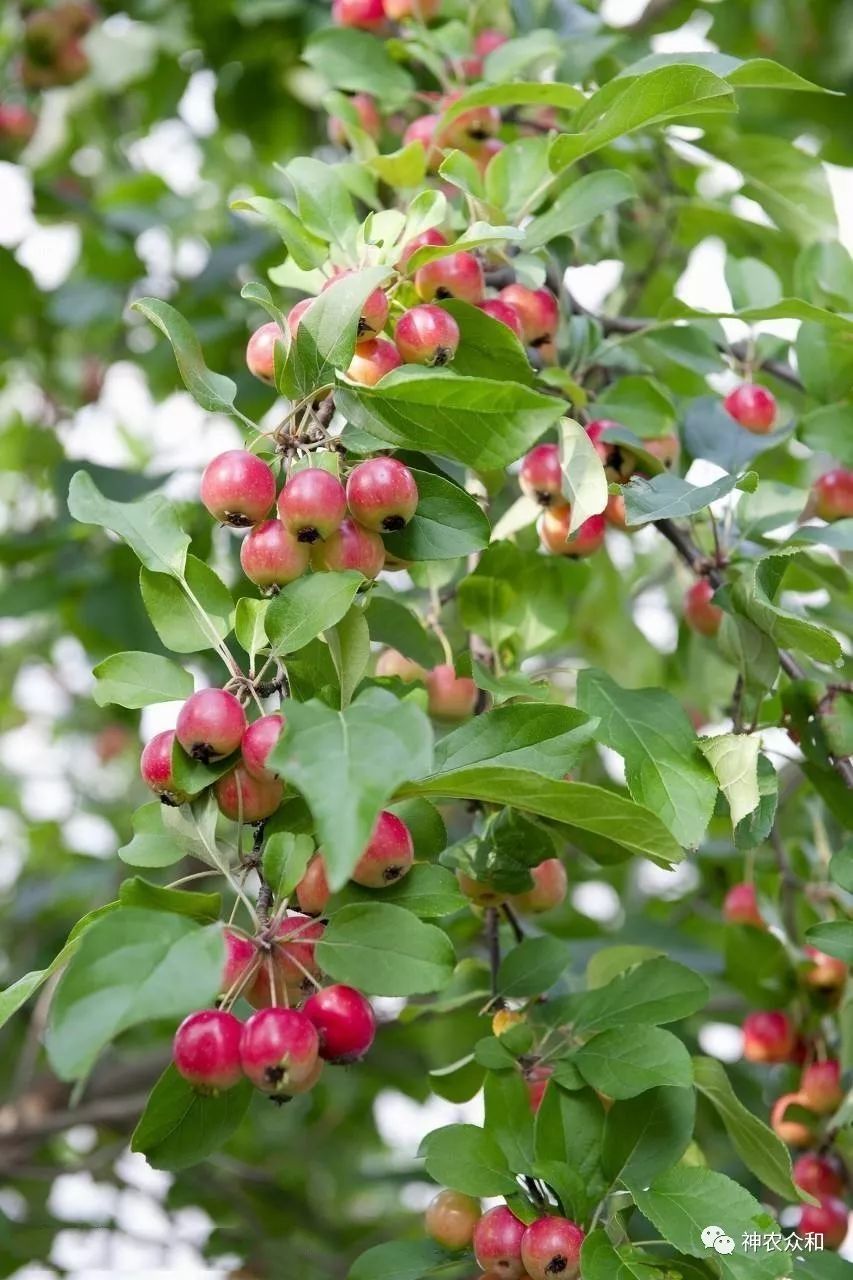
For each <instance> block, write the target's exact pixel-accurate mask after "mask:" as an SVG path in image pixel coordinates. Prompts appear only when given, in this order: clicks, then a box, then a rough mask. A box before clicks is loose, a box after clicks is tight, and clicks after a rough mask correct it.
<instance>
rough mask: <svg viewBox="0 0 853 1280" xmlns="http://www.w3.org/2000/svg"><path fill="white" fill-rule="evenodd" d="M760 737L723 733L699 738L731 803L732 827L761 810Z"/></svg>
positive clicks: (703, 753) (703, 751) (700, 745)
mask: <svg viewBox="0 0 853 1280" xmlns="http://www.w3.org/2000/svg"><path fill="white" fill-rule="evenodd" d="M760 747H761V739H760V737H759V735H758V734H751V733H721V734H718V735H717V737H715V738H700V739H699V750H700V751H701V752H702V755H703V756H704V757H705V759H706V760H707V761H708V763H709V764H710V766H711V768H712V769H713V770H714V773H715V774H716V777H717V781H718V782H719V784H720V787H721V789H722V792H723V795H724V796H725V797H726V799H727V800H728V802H729V809H730V810H731V815H732V826H733V827H736V826H737V825H738V823H739V822H742V821H743V819H744V818H746V817H748V815H749V814H751V813H754V812H755V810H756V809H757V808H758V804H759V801H760V799H761V796H760V794H759V791H758V752H759V748H760Z"/></svg>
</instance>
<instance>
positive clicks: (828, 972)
mask: <svg viewBox="0 0 853 1280" xmlns="http://www.w3.org/2000/svg"><path fill="white" fill-rule="evenodd" d="M805 954H806V957H807V958H808V960H809V967H808V968H807V969H806V971H805V973H804V975H803V981H804V982H805V984H806V986H807V987H812V988H813V989H814V990H815V991H820V992H823V993H824V994H825V995H831V994H832V993H834V992H838V991H841V990H843V988H844V987H845V986H846V984H847V973H848V970H847V965H846V964H845V963H844V961H843V960H839V958H838V957H837V956H828V955H826V953H825V952H823V951H818V949H817V947H806V948H805Z"/></svg>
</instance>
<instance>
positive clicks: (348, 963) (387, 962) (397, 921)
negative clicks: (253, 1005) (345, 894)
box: [316, 902, 456, 996]
mask: <svg viewBox="0 0 853 1280" xmlns="http://www.w3.org/2000/svg"><path fill="white" fill-rule="evenodd" d="M316 955H317V963H318V964H319V965H320V968H321V969H323V970H324V971H325V972H326V973H327V974H328V975H329V977H330V978H334V979H335V981H336V982H346V983H349V984H350V985H351V986H354V987H358V989H359V990H360V991H364V992H366V993H367V994H368V995H373V996H411V995H421V994H424V993H427V992H430V991H440V990H441V989H442V987H446V986H447V984H448V982H449V981H450V979H451V977H452V974H453V966H454V964H455V963H456V960H455V956H454V954H453V946H452V944H451V942H450V939H449V938H448V936H447V934H446V933H444V932H443V931H442V930H441V929H438V928H437V927H436V926H435V925H432V924H424V923H423V921H422V920H419V919H418V918H417V916H415V915H413V914H412V913H411V912H410V911H405V910H404V909H403V908H402V907H395V906H392V905H391V904H386V903H384V902H373V903H353V905H352V906H349V907H343V908H342V909H341V910H340V911H337V912H335V914H334V916H333V917H332V919H331V920H330V921H329V924H328V925H327V926H326V931H325V933H324V934H323V937H322V939H321V941H320V942H318V943H317V948H316Z"/></svg>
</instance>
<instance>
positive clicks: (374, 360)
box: [347, 338, 403, 387]
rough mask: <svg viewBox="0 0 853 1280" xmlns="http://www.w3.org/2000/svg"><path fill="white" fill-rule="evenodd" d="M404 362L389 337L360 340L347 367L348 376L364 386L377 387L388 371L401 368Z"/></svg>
mask: <svg viewBox="0 0 853 1280" xmlns="http://www.w3.org/2000/svg"><path fill="white" fill-rule="evenodd" d="M402 363H403V360H402V357H401V355H400V353H399V351H398V350H397V348H396V347H395V346H394V343H393V342H389V341H388V339H387V338H372V339H371V340H370V341H369V342H360V343H359V344H358V346H357V347H356V349H355V353H354V355H353V358H352V360H351V361H350V365H349V368H348V369H347V377H348V378H351V379H352V381H353V382H357V383H359V384H360V385H361V386H362V387H375V386H376V384H377V382H379V381H380V380H381V379H382V378H384V377H385V375H386V373H391V371H392V370H393V369H399V367H400V365H401V364H402Z"/></svg>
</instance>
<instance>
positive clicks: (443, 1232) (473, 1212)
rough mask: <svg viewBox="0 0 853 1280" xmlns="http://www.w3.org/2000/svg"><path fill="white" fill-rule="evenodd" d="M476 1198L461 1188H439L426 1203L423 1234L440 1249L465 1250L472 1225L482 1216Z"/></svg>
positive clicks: (469, 1238)
mask: <svg viewBox="0 0 853 1280" xmlns="http://www.w3.org/2000/svg"><path fill="white" fill-rule="evenodd" d="M482 1214H483V1211H482V1209H481V1208H480V1201H479V1200H475V1199H474V1198H473V1197H472V1196H466V1195H463V1194H462V1192H461V1191H439V1193H438V1195H437V1196H436V1197H435V1199H433V1200H431V1201H430V1203H429V1204H428V1205H427V1211H426V1214H425V1215H424V1227H425V1229H426V1233H427V1235H428V1236H429V1237H430V1238H431V1239H433V1240H435V1242H436V1244H440V1245H441V1246H442V1248H444V1249H452V1250H456V1249H467V1248H468V1246H469V1245H470V1244H471V1241H472V1240H473V1238H474V1228H475V1227H476V1225H477V1223H478V1222H479V1221H480V1218H481V1217H482Z"/></svg>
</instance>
